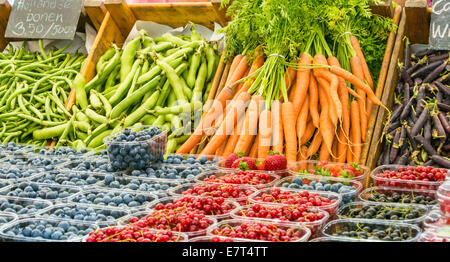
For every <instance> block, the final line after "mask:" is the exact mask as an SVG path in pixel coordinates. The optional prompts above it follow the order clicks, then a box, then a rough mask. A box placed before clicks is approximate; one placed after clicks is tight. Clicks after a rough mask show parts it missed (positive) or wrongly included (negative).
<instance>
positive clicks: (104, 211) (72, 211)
mask: <svg viewBox="0 0 450 262" xmlns="http://www.w3.org/2000/svg"><path fill="white" fill-rule="evenodd" d="M77 209H81V210H84V212H83V213H87V212H86V211H85V210H86V209H92V212H93V213H95V215H97V217H92V218H90V219H86V217H87V215H85V216H81V217H79V216H77V214H78V213H81V212H82V211H81V210H80V211H79V212H78V213H77V212H76V210H77ZM64 210H67V211H64ZM129 214H130V212H129V211H128V210H126V209H121V208H113V207H104V206H94V205H83V204H74V203H66V204H58V205H54V206H50V207H48V208H46V209H43V210H40V211H39V212H37V213H36V217H44V218H51V219H62V220H76V221H81V222H89V223H96V224H97V225H98V226H99V227H101V228H103V227H108V226H114V225H117V220H118V219H120V218H122V217H125V216H127V215H129ZM99 215H103V216H104V217H105V219H99V218H98V216H99ZM61 216H62V217H61ZM108 217H109V219H108Z"/></svg>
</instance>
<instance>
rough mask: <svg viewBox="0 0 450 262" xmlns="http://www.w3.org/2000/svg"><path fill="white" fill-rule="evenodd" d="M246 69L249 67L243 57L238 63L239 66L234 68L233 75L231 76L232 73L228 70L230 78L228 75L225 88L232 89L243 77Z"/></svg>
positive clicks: (245, 58)
mask: <svg viewBox="0 0 450 262" xmlns="http://www.w3.org/2000/svg"><path fill="white" fill-rule="evenodd" d="M248 67H249V65H248V60H247V56H244V57H243V58H242V59H241V61H240V62H239V65H238V66H237V67H236V69H235V71H234V72H233V74H231V72H232V71H231V70H230V74H231V76H230V75H229V77H228V80H227V84H226V86H228V87H231V88H232V87H233V86H234V85H235V84H236V82H237V81H239V80H241V79H242V78H243V77H244V74H245V72H247V69H248Z"/></svg>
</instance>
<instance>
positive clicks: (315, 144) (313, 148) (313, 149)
mask: <svg viewBox="0 0 450 262" xmlns="http://www.w3.org/2000/svg"><path fill="white" fill-rule="evenodd" d="M322 140H323V138H322V134H321V133H320V131H319V130H317V132H316V134H315V135H314V138H313V140H312V141H311V144H310V145H309V147H308V151H307V153H306V157H307V158H310V157H311V156H313V155H314V154H315V153H317V151H318V150H319V148H320V145H321V144H322Z"/></svg>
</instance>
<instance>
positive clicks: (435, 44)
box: [430, 0, 450, 50]
mask: <svg viewBox="0 0 450 262" xmlns="http://www.w3.org/2000/svg"><path fill="white" fill-rule="evenodd" d="M449 23H450V0H435V1H433V13H431V23H430V48H431V49H436V50H450V28H449Z"/></svg>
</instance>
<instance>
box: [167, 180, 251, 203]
mask: <svg viewBox="0 0 450 262" xmlns="http://www.w3.org/2000/svg"><path fill="white" fill-rule="evenodd" d="M194 185H202V186H207V185H212V186H219V187H233V188H236V189H237V190H239V192H240V193H244V194H246V195H247V196H245V197H244V196H242V197H237V198H233V197H224V196H223V195H216V196H215V195H213V194H212V193H209V192H204V193H203V194H202V195H200V196H215V197H223V198H226V199H232V200H234V201H236V202H238V204H239V205H245V204H247V203H248V200H249V197H250V195H251V194H253V193H255V192H256V191H257V189H256V188H254V187H252V186H249V185H232V184H218V183H206V182H204V183H188V184H184V185H179V186H177V187H174V188H171V189H170V190H169V193H170V194H171V195H173V196H198V195H192V194H190V193H188V192H186V190H189V189H192V187H193V186H194Z"/></svg>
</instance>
